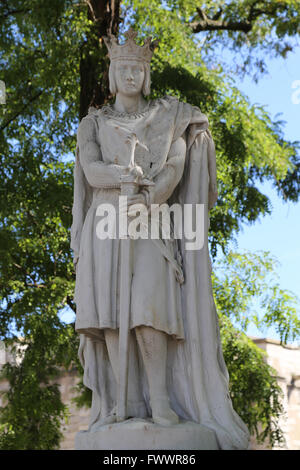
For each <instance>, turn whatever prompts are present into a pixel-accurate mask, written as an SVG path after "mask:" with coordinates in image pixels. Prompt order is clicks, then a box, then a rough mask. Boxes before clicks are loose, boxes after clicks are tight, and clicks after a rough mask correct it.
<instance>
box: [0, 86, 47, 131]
mask: <svg viewBox="0 0 300 470" xmlns="http://www.w3.org/2000/svg"><path fill="white" fill-rule="evenodd" d="M43 92H44V90H41V91H39V92H38V93H37V94H36V95H34V96H33V97H32V98H30V100H29V101H28V102H27V103H26V104H25V105H24V106H23V107H22V108H21V109H20V111H18V112H17V113H15V114H14V115H13V116H12V117H11V118H10V119H8V121H6V122H5V123H4V124H3V125H2V126H1V127H0V131H3V130H4V129H5V128H6V127H7V126H9V124H10V123H11V122H13V121H14V120H15V119H16V118H17V117H19V116H20V115H21V114H22V113H23V112H24V111H25V110H26V109H27V108H28V106H29V105H30V104H31V103H33V101H35V100H37V99H38V98H39V97H40V96H41V94H42V93H43Z"/></svg>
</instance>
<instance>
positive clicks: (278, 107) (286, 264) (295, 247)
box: [61, 47, 300, 339]
mask: <svg viewBox="0 0 300 470" xmlns="http://www.w3.org/2000/svg"><path fill="white" fill-rule="evenodd" d="M266 64H267V69H268V74H267V75H266V76H263V77H262V78H260V79H259V81H258V83H255V82H254V81H253V79H252V78H251V77H246V78H244V79H243V80H242V79H240V78H238V77H237V78H236V85H237V87H238V88H239V89H240V90H241V91H243V92H244V93H245V94H246V95H247V96H248V98H249V100H250V102H251V103H253V104H254V103H257V104H260V105H264V106H265V108H266V110H267V111H268V112H269V114H270V115H271V117H272V118H274V119H280V120H283V121H285V127H284V131H285V138H286V139H289V140H291V141H295V140H300V47H298V49H297V50H296V52H295V53H291V54H289V55H288V57H287V58H286V59H282V58H276V59H272V60H266ZM259 189H261V190H262V192H264V193H265V194H266V195H267V196H268V197H269V198H270V200H271V204H272V213H271V215H266V216H265V217H263V218H261V219H260V220H259V221H257V222H256V223H255V224H253V225H246V224H245V225H244V227H243V230H242V231H241V232H240V233H239V234H238V236H237V244H238V245H237V246H233V249H234V250H237V251H245V250H246V251H258V250H263V251H269V252H270V253H271V254H272V255H273V256H275V258H276V259H277V260H278V262H279V267H278V269H277V274H278V276H279V284H280V287H281V288H284V289H289V290H291V291H292V292H293V293H294V294H296V295H297V296H299V298H300V276H299V274H298V271H299V270H300V201H299V202H298V203H291V202H283V200H282V199H281V198H280V197H279V196H278V195H277V193H276V191H275V189H273V188H272V186H271V184H270V183H269V182H268V183H264V184H262V185H259ZM299 306H300V300H299ZM299 308H300V307H299ZM71 317H72V318H71ZM61 318H62V319H63V320H64V321H73V320H74V317H73V315H72V314H71V312H70V311H69V310H68V309H66V310H65V311H64V312H63V313H62V315H61ZM247 333H248V334H249V335H251V336H256V337H263V336H267V337H269V338H273V339H279V338H278V336H277V335H276V332H275V331H274V330H272V329H270V330H268V331H267V334H265V333H264V334H262V333H261V332H260V331H258V330H257V329H256V328H255V327H250V328H249V329H248V331H247Z"/></svg>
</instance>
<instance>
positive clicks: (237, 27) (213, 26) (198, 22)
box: [190, 0, 288, 34]
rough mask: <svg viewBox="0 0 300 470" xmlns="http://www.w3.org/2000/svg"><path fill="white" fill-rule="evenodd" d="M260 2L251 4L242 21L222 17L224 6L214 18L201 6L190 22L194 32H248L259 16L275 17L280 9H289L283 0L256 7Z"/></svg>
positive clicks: (256, 1) (257, 0) (256, 0)
mask: <svg viewBox="0 0 300 470" xmlns="http://www.w3.org/2000/svg"><path fill="white" fill-rule="evenodd" d="M258 3H259V0H255V1H254V2H253V3H252V4H251V6H250V9H249V14H248V16H247V17H246V18H245V19H243V20H241V21H231V20H224V19H220V17H221V15H222V13H224V10H222V8H221V9H220V10H219V11H218V12H217V13H216V14H215V15H214V16H213V17H212V18H209V17H208V16H207V15H206V13H205V12H204V11H203V10H202V9H201V8H197V15H196V16H195V17H194V19H193V20H192V21H191V22H190V27H191V28H192V30H193V32H194V33H199V32H201V31H241V32H244V33H246V34H247V33H249V31H251V29H252V28H253V26H254V23H255V21H256V20H257V19H258V18H259V17H261V16H263V15H267V16H272V17H273V16H274V15H275V14H276V13H277V12H278V11H281V12H282V11H286V10H287V9H288V6H287V5H286V4H284V3H281V2H278V3H276V4H273V5H265V6H264V7H263V8H255V6H256V5H257V4H258Z"/></svg>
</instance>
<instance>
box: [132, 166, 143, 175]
mask: <svg viewBox="0 0 300 470" xmlns="http://www.w3.org/2000/svg"><path fill="white" fill-rule="evenodd" d="M129 174H130V175H133V176H136V177H141V176H143V174H144V172H143V170H142V168H141V167H140V166H139V165H134V166H132V167H129Z"/></svg>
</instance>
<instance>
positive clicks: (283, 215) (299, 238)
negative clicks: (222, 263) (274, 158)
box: [236, 47, 300, 339]
mask: <svg viewBox="0 0 300 470" xmlns="http://www.w3.org/2000/svg"><path fill="white" fill-rule="evenodd" d="M266 62H267V66H268V72H269V73H268V75H267V76H265V77H263V78H261V79H260V80H259V81H258V83H257V84H256V83H254V82H253V80H251V78H248V77H246V78H245V79H243V80H240V79H237V80H236V84H237V86H238V88H239V89H240V90H241V91H243V92H244V93H245V94H246V95H247V96H248V97H249V99H250V101H251V103H258V104H260V105H264V106H265V108H266V110H267V111H268V112H269V114H270V115H271V117H272V118H277V119H280V120H283V121H285V122H286V123H285V127H284V131H285V137H286V138H287V139H289V140H292V141H296V140H299V141H300V102H299V101H300V48H299V47H298V49H297V50H296V52H295V53H292V54H290V55H289V56H288V58H287V59H281V58H280V59H279V58H277V59H273V60H267V61H266ZM297 82H298V83H297ZM293 86H294V87H296V88H293ZM293 101H294V102H293ZM297 102H298V104H297ZM279 114H280V115H279ZM260 189H261V190H262V192H264V193H265V194H266V195H267V196H268V197H269V198H270V200H271V203H272V209H273V210H272V213H271V215H267V216H265V217H263V218H262V219H261V220H260V221H258V222H256V223H255V224H254V225H251V226H249V225H245V226H244V230H243V231H242V232H241V233H240V234H239V235H238V237H237V242H238V247H237V250H239V251H243V250H249V251H257V250H266V251H270V252H271V254H273V255H274V256H275V257H276V258H277V260H278V261H279V263H280V266H279V267H278V269H277V273H278V275H279V283H280V286H281V287H282V288H285V289H289V290H291V291H293V292H294V293H295V294H296V295H297V296H298V297H300V275H299V269H300V202H298V203H291V202H283V201H282V199H281V198H280V197H278V195H277V193H276V191H275V190H274V189H273V188H272V186H271V184H270V183H266V184H263V185H260ZM248 333H249V334H251V335H254V336H262V334H261V333H259V332H258V331H257V330H256V329H255V328H251V329H250V330H249V331H248ZM267 336H268V337H271V338H275V339H278V337H277V336H276V334H275V333H274V331H272V330H270V331H268V334H267Z"/></svg>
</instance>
